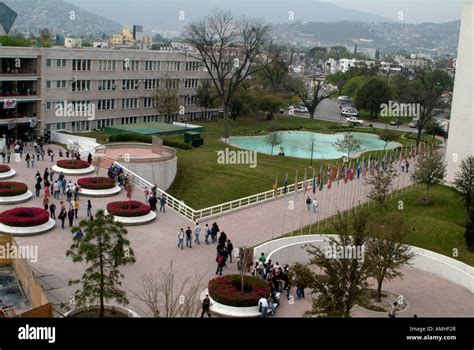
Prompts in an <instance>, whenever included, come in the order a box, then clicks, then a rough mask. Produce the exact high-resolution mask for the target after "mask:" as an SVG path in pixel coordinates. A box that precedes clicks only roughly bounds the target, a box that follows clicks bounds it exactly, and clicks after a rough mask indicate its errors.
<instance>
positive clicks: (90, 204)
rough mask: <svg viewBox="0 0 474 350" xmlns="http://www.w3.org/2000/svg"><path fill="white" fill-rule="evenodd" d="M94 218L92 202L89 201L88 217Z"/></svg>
mask: <svg viewBox="0 0 474 350" xmlns="http://www.w3.org/2000/svg"><path fill="white" fill-rule="evenodd" d="M90 216H92V203H91V200H90V199H88V200H87V217H90Z"/></svg>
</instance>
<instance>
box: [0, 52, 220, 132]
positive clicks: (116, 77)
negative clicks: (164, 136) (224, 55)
mask: <svg viewBox="0 0 474 350" xmlns="http://www.w3.org/2000/svg"><path fill="white" fill-rule="evenodd" d="M17 66H19V68H17ZM0 70H1V75H0V93H1V96H2V97H3V98H4V99H5V101H2V102H4V103H1V104H0V134H3V133H5V128H4V129H3V130H2V126H1V124H2V121H3V124H4V127H5V126H6V128H9V129H12V128H13V125H14V124H16V125H18V126H19V125H20V124H22V123H23V124H28V123H30V121H31V120H33V121H36V120H37V121H38V122H39V123H40V126H39V129H40V130H41V131H45V130H49V131H54V130H68V131H72V132H78V131H90V130H97V129H103V128H105V127H107V126H112V125H121V124H133V123H139V122H151V121H161V122H173V121H177V120H180V119H182V118H183V117H186V118H187V120H194V119H197V118H209V117H211V116H214V115H217V114H218V113H219V111H218V110H216V109H210V110H208V111H207V112H206V113H207V115H204V112H203V110H202V109H201V108H199V107H198V106H197V105H196V97H195V95H196V89H197V88H198V86H199V85H200V84H201V82H202V80H203V79H209V78H210V77H209V74H208V72H206V71H205V70H204V69H203V67H202V66H201V65H200V63H199V61H197V60H196V59H195V58H192V57H191V56H190V55H189V53H186V52H182V51H179V52H178V51H151V50H129V49H126V50H125V49H124V50H117V49H94V48H90V49H66V48H40V49H38V48H25V47H2V50H1V51H0ZM157 87H160V88H172V89H175V90H176V91H177V94H178V97H179V104H180V107H181V110H182V112H183V113H182V114H178V113H176V114H174V115H171V116H164V115H159V113H158V112H157V110H156V108H155V104H154V101H153V97H152V96H153V94H154V91H155V90H156V88H157ZM13 105H14V108H5V107H12V106H13ZM81 112H84V113H81ZM86 112H90V113H86ZM91 113H92V114H91ZM2 131H3V132H2Z"/></svg>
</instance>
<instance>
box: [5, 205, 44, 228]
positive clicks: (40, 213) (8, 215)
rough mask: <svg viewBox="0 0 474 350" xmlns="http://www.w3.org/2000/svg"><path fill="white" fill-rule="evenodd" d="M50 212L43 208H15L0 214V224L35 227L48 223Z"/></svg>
mask: <svg viewBox="0 0 474 350" xmlns="http://www.w3.org/2000/svg"><path fill="white" fill-rule="evenodd" d="M48 220H49V212H48V211H47V210H44V209H41V208H15V209H10V210H7V211H4V212H3V213H1V214H0V222H1V223H2V224H4V225H8V226H14V227H33V226H39V225H43V224H45V223H47V222H48Z"/></svg>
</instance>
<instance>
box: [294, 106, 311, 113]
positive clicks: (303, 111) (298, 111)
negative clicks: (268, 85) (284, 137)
mask: <svg viewBox="0 0 474 350" xmlns="http://www.w3.org/2000/svg"><path fill="white" fill-rule="evenodd" d="M294 111H295V112H296V113H309V111H308V108H306V107H305V106H300V107H296V108H295V109H294Z"/></svg>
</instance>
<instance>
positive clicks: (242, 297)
mask: <svg viewBox="0 0 474 350" xmlns="http://www.w3.org/2000/svg"><path fill="white" fill-rule="evenodd" d="M240 287H241V278H240V275H227V276H222V277H216V278H214V279H212V280H210V281H209V286H208V288H209V295H210V296H211V298H212V299H214V300H215V301H217V302H218V303H221V304H224V305H228V306H236V307H249V306H257V305H258V301H259V299H260V298H262V297H268V296H269V295H270V286H269V285H268V282H267V281H264V280H262V279H260V278H258V277H253V276H245V279H244V292H243V293H242V292H241V289H240Z"/></svg>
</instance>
